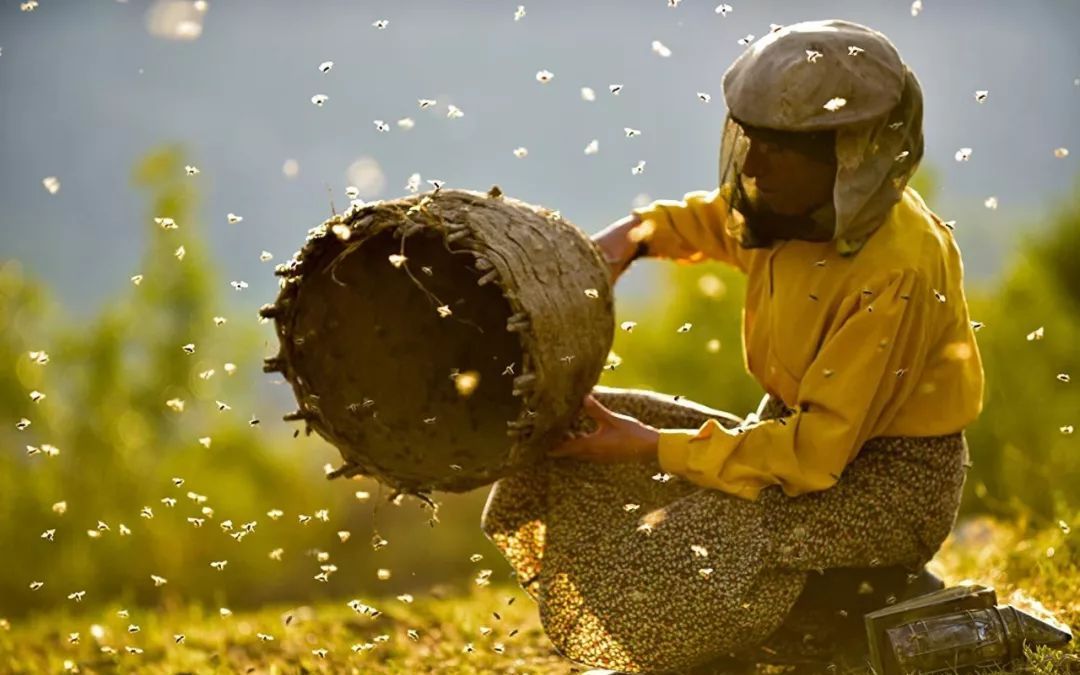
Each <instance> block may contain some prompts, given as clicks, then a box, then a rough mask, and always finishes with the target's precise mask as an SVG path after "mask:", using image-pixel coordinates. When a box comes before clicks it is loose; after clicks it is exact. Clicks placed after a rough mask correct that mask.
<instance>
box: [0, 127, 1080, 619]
mask: <svg viewBox="0 0 1080 675" xmlns="http://www.w3.org/2000/svg"><path fill="white" fill-rule="evenodd" d="M184 164H185V160H184V154H183V149H182V148H179V147H167V148H163V149H160V150H158V151H155V152H153V153H151V154H150V155H148V156H147V157H146V158H145V159H144V160H143V161H142V162H141V163H140V165H139V166H138V167H136V169H135V171H134V177H133V178H134V183H135V185H136V187H137V188H138V189H140V190H142V191H143V192H144V193H145V195H146V198H147V200H148V208H147V211H148V213H147V218H146V221H147V223H148V224H147V226H146V227H147V231H146V254H145V258H144V260H143V262H142V265H141V271H142V274H143V278H142V279H141V282H140V283H138V284H135V283H132V285H131V286H129V287H128V288H126V289H125V290H124V291H123V292H122V293H120V294H118V296H117V297H115V298H114V299H113V301H112V302H111V303H109V304H108V305H107V306H106V307H104V308H103V309H102V310H101V311H100V313H99V314H98V315H97V316H96V317H95V318H94V319H93V320H91V321H88V322H75V321H72V320H70V319H68V318H66V317H65V316H64V315H63V312H62V310H61V308H59V307H58V306H57V304H56V303H55V302H54V301H53V300H52V299H51V298H50V297H49V294H48V292H47V289H46V288H44V287H43V285H42V284H41V283H40V282H37V281H35V280H34V279H32V278H30V277H29V276H28V275H27V274H26V273H25V272H24V271H23V270H22V268H21V266H20V264H19V263H18V262H17V261H6V262H0V409H2V410H3V411H4V413H5V414H4V416H3V420H2V422H3V426H2V428H0V441H2V442H3V447H4V448H5V451H4V452H3V453H0V547H2V549H3V550H4V553H5V554H4V555H2V556H0V616H3V615H8V616H12V615H16V614H19V613H23V612H26V611H30V610H33V609H47V608H51V607H56V606H65V605H66V606H71V604H72V602H73V601H72V600H70V599H69V597H68V596H69V594H71V593H75V592H77V591H86V595H85V597H84V598H83V600H82V602H83V603H85V604H87V605H100V604H103V603H121V604H125V603H129V604H133V605H144V606H162V607H166V608H167V607H174V608H175V607H178V606H181V605H182V604H183V603H186V602H191V601H195V602H203V603H207V604H210V605H217V606H228V607H231V608H235V609H240V608H243V607H251V606H257V605H261V604H263V603H266V602H270V601H276V602H288V601H294V600H303V601H312V602H314V601H317V600H319V599H320V598H341V597H343V596H350V597H360V598H364V597H369V596H386V595H387V594H394V593H401V592H417V591H418V590H420V589H422V588H424V587H427V586H430V585H432V584H437V583H448V584H451V585H454V584H458V585H467V584H470V583H472V580H473V577H475V576H476V574H477V573H478V572H479V570H481V569H483V568H494V569H495V570H496V574H495V576H494V577H493V578H494V579H495V580H508V579H509V577H508V576H506V575H507V574H508V571H509V568H508V567H507V566H506V565H505V563H504V562H503V561H502V560H501V558H500V557H499V555H498V554H497V552H496V551H495V549H494V547H492V546H491V545H490V543H489V542H487V541H486V539H485V538H484V537H483V535H482V534H481V532H480V529H479V514H480V509H481V507H482V505H483V503H484V499H485V497H486V494H487V490H486V489H479V490H476V491H474V492H472V493H469V494H466V495H447V494H437V495H435V496H436V498H437V501H439V503H440V506H441V508H440V510H439V512H438V514H437V520H435V519H433V514H432V512H431V510H430V509H429V508H427V507H425V506H423V505H422V504H421V503H420V502H418V501H416V500H414V499H412V498H406V499H405V500H403V501H399V502H398V504H392V503H390V502H388V501H387V499H386V497H387V492H386V491H385V490H383V489H381V488H380V487H379V486H378V485H376V484H375V483H373V482H371V481H369V480H366V479H365V480H358V481H336V482H332V483H328V482H326V480H325V478H324V475H323V465H324V463H327V462H335V463H336V461H337V459H338V457H337V452H336V451H335V450H334V449H333V448H331V447H330V446H328V445H327V444H326V443H324V442H322V441H321V440H320V439H318V438H316V437H312V438H306V437H305V436H303V435H300V436H299V438H294V437H293V436H292V433H291V432H292V428H291V427H289V426H288V425H285V424H284V423H282V422H280V420H279V417H280V414H281V413H282V412H284V409H282V407H281V405H280V401H275V400H273V397H270V396H265V395H264V396H262V397H260V395H259V392H260V387H257V386H256V385H257V384H260V383H262V384H265V383H266V381H267V379H269V376H267V375H264V374H262V373H261V368H260V364H261V359H262V357H263V356H265V355H268V354H264V353H263V351H264V350H265V349H268V348H269V349H272V346H273V345H274V344H275V343H276V338H275V337H274V336H273V334H272V331H270V330H269V329H268V327H267V326H260V325H259V324H258V323H257V317H256V314H255V311H254V307H250V306H243V307H240V308H235V307H230V306H228V305H227V304H226V297H225V296H226V295H228V293H226V292H225V291H224V290H222V289H224V288H225V286H224V283H223V282H222V280H220V279H219V278H218V277H217V275H216V273H215V272H216V269H217V268H216V266H215V264H214V262H213V261H212V260H211V259H210V258H209V257H208V255H209V254H208V251H207V247H206V246H205V243H204V241H203V235H202V232H201V230H200V226H199V223H198V218H197V215H196V214H197V213H198V194H196V192H195V190H194V188H193V187H192V186H193V185H196V184H197V183H195V182H194V181H191V180H190V179H185V175H184V169H183V167H184ZM919 181H921V182H919V183H918V188H919V189H920V190H921V191H922V192H923V194H924V195H926V196H927V197H928V199H929V200H930V201H931V203H932V192H933V180H932V176H929V177H928V174H925V173H920V176H919ZM160 216H168V217H170V218H172V219H173V220H174V221H175V223H176V224H177V227H176V228H175V229H165V228H162V227H160V226H159V225H157V224H155V223H154V222H153V217H160ZM1039 229H1040V231H1041V234H1039V235H1038V236H1029V237H1026V238H1024V239H1023V240H1021V243H1020V245H1019V246H1018V248H1017V251H1016V254H1015V256H1014V259H1013V261H1012V264H1011V266H1010V267H1009V269H1008V270H1007V271H1006V272H1005V274H1004V275H1003V277H1002V278H1001V279H1000V281H999V282H998V283H996V284H994V285H993V286H991V287H986V288H969V289H968V294H969V301H970V304H971V308H972V317H973V318H974V319H976V320H979V321H982V322H984V323H985V328H983V329H982V330H981V331H980V332H979V333H978V338H979V344H980V347H981V350H982V353H983V356H984V364H985V367H986V371H987V375H988V381H987V399H986V412H985V413H984V415H983V416H982V418H981V419H980V420H979V422H978V423H977V424H976V425H975V426H973V427H972V428H971V429H970V431H969V440H970V442H971V445H972V454H973V458H974V467H973V469H972V472H971V473H970V474H969V475H970V479H969V483H968V487H969V492H970V493H971V494H969V496H968V497H969V498H968V499H967V501H966V503H965V508H966V509H967V510H968V511H995V512H1001V513H1005V514H1009V515H1015V514H1016V513H1017V512H1022V513H1024V514H1026V515H1028V516H1031V517H1032V518H1033V519H1038V518H1041V519H1044V520H1051V521H1053V520H1055V519H1056V518H1058V517H1062V516H1060V515H1059V514H1061V513H1063V512H1065V511H1068V512H1069V513H1075V511H1076V509H1077V507H1078V506H1080V491H1077V490H1076V489H1075V486H1076V485H1080V452H1078V450H1077V447H1076V445H1077V443H1078V442H1080V441H1078V439H1080V436H1078V435H1066V434H1065V433H1062V431H1061V428H1062V427H1066V426H1067V425H1074V424H1075V425H1077V426H1080V394H1078V393H1077V389H1076V387H1077V385H1076V384H1075V383H1074V384H1069V383H1065V382H1062V381H1060V380H1059V379H1058V378H1057V375H1058V374H1059V373H1069V372H1072V373H1073V374H1074V375H1077V376H1078V377H1080V368H1077V361H1078V359H1080V350H1077V348H1076V346H1077V345H1078V344H1080V319H1078V318H1077V317H1078V312H1077V310H1078V308H1080V307H1078V306H1080V277H1078V276H1077V274H1078V272H1077V269H1078V267H1077V266H1076V265H1074V264H1073V263H1072V260H1071V257H1072V255H1073V252H1074V251H1076V250H1077V248H1078V245H1080V203H1077V202H1076V201H1075V200H1074V201H1073V202H1072V203H1070V204H1067V205H1065V206H1064V207H1063V208H1062V210H1061V212H1060V215H1059V216H1058V217H1057V218H1056V220H1055V222H1054V223H1052V224H1051V225H1050V226H1048V227H1042V228H1039ZM298 243H299V242H298ZM179 246H183V247H184V256H183V259H182V260H178V256H177V248H178V247H179ZM639 264H644V265H655V266H657V269H656V270H655V271H657V272H658V273H659V274H658V278H659V283H658V284H657V285H656V287H655V289H654V290H653V292H651V293H650V294H648V295H646V296H644V297H640V298H634V299H633V301H623V302H620V304H619V306H618V308H617V309H618V314H619V316H618V321H619V322H623V321H635V322H637V323H638V325H637V326H636V328H634V330H633V331H632V332H627V331H623V330H620V331H618V334H617V336H616V341H615V345H614V351H615V352H616V353H617V354H618V355H619V356H620V357H622V358H623V362H622V363H621V365H620V366H619V367H618V368H617V369H616V370H615V371H613V372H607V371H606V372H605V373H604V375H603V377H602V379H601V383H602V384H607V385H611V386H625V387H645V388H651V389H656V390H658V391H664V392H666V393H672V394H681V395H683V396H686V397H688V398H690V399H692V400H696V401H699V402H701V403H705V404H708V405H711V406H714V407H717V408H721V409H725V410H729V411H732V412H734V413H736V414H739V415H745V414H746V413H748V412H750V411H751V410H753V409H754V408H755V407H756V405H757V403H758V401H759V399H760V397H761V395H762V392H761V389H760V387H759V386H758V385H757V384H756V383H755V382H754V381H753V380H752V379H751V378H750V377H749V376H748V375H747V374H746V372H745V368H744V365H743V354H742V345H741V336H740V322H741V314H742V300H743V293H744V291H745V280H744V279H743V278H742V276H741V275H740V274H739V273H738V272H736V271H734V270H731V269H726V268H724V267H722V266H721V265H719V264H716V263H703V264H700V265H678V264H670V263H662V262H655V261H650V262H645V263H639ZM231 297H234V296H231ZM269 299H270V298H262V299H260V302H261V301H266V300H269ZM219 316H220V317H225V318H226V319H228V320H227V322H225V323H222V324H221V325H218V322H217V321H215V317H219ZM685 323H690V324H692V329H691V330H689V331H686V332H678V330H677V329H678V328H679V326H681V325H683V324H685ZM1040 326H1042V327H1044V330H1045V337H1044V339H1042V340H1028V339H1027V337H1026V336H1027V335H1028V334H1029V333H1031V332H1032V331H1034V330H1035V329H1036V328H1039V327H1040ZM188 344H193V345H194V346H195V348H194V352H193V353H191V354H187V353H185V351H184V350H183V349H182V347H183V346H184V345H188ZM40 350H44V351H46V352H48V355H49V358H48V363H44V364H42V363H36V362H35V359H34V358H32V357H31V355H30V353H31V352H32V351H33V352H36V351H40ZM38 360H40V357H39V359H38ZM226 363H232V364H234V365H235V374H233V375H230V374H228V373H227V371H226V368H225V364H226ZM211 370H213V373H212V374H210V371H211ZM283 386H284V385H283ZM266 388H267V387H262V389H266ZM32 391H39V392H42V393H44V394H45V395H46V397H45V398H44V399H42V400H40V401H38V402H33V401H32V400H31V397H30V393H31V392H32ZM279 398H284V397H279ZM170 401H171V402H172V406H170V405H169V403H168V402H170ZM176 401H183V410H182V411H179V410H177V409H176V408H178V407H179V404H178V403H177V402H176ZM222 403H224V404H226V405H227V408H226V407H225V406H222V405H221V404H222ZM260 417H261V418H262V419H260ZM22 418H26V419H27V420H29V421H30V422H31V425H30V426H29V427H28V428H25V429H22V430H20V429H18V428H17V422H19V420H20V419H22ZM205 438H209V439H210V444H209V447H205V446H204V444H203V443H201V442H200V439H205ZM28 448H29V449H28ZM49 448H55V449H56V450H57V451H58V454H56V455H55V456H52V455H50V453H49V452H46V451H44V450H46V449H49ZM35 449H36V450H35ZM174 478H182V479H183V484H182V485H177V484H176V483H175V482H174V481H173V479H174ZM358 491H364V492H367V493H369V494H370V497H369V498H366V499H362V500H361V499H358V498H357V497H356V496H355V493H357V492H358ZM169 499H174V500H175V504H174V505H169V504H168V503H166V502H167V500H169ZM163 500H166V501H163ZM60 503H63V504H64V505H65V506H66V510H65V509H62V508H61V507H60V506H59V504H60ZM144 508H148V509H150V511H152V514H153V517H152V518H150V517H145V516H144V515H141V514H143V513H144ZM275 509H277V510H280V511H281V512H283V515H282V516H281V517H280V518H276V519H275V518H271V517H270V515H268V514H269V513H270V512H271V511H272V510H275ZM323 509H325V510H326V512H327V514H326V515H327V517H326V519H325V520H324V519H321V518H319V517H317V514H318V513H319V512H320V511H321V510H323ZM146 515H147V516H148V515H150V514H149V512H146ZM301 515H305V516H309V517H310V518H309V519H308V520H307V522H306V524H302V523H301V522H300V516H301ZM192 519H202V520H201V526H197V525H199V524H200V521H199V520H192ZM225 521H231V523H232V527H231V529H229V530H226V529H224V528H223V527H222V526H223V524H225ZM252 521H254V522H256V525H255V526H254V529H253V531H252V532H250V533H248V534H246V535H241V536H239V539H242V540H238V537H237V536H234V535H240V533H241V532H242V531H243V530H242V525H243V524H244V523H250V522H252ZM1070 522H1071V519H1070ZM106 528H107V529H106ZM122 529H123V530H129V531H130V534H123V533H122V532H121V530H122ZM46 530H55V533H54V535H53V537H52V541H50V540H48V539H46V538H43V536H42V535H43V533H44V532H45V531H46ZM342 531H348V532H349V533H350V535H351V536H350V537H349V538H348V539H347V540H344V539H345V535H342V534H339V532H342ZM376 535H377V536H378V537H381V538H384V539H386V540H388V542H389V543H388V545H386V546H384V547H379V548H378V549H377V550H376V547H375V546H374V545H373V543H372V540H373V537H375V536H376ZM278 548H281V549H284V551H283V553H282V555H281V559H280V560H274V559H272V558H271V556H270V553H271V552H272V551H274V550H275V549H278ZM475 553H481V554H483V559H482V560H479V561H473V560H470V556H472V555H473V554H475ZM222 560H227V561H228V563H227V565H226V566H225V568H224V569H223V570H221V571H217V570H215V569H213V568H212V567H211V566H210V563H211V562H214V561H222ZM326 566H333V567H326ZM378 569H387V570H390V571H391V573H392V574H391V576H390V578H389V579H386V580H380V579H379V578H378V576H377V570H378ZM320 572H328V573H329V576H328V579H327V581H325V582H322V581H318V580H316V579H315V577H316V575H318V574H319V573H320ZM151 575H156V576H158V577H163V578H165V579H166V580H167V583H165V584H164V585H155V582H154V581H153V580H152V578H151ZM33 581H42V582H44V586H42V587H41V588H40V589H38V590H31V588H30V583H31V582H33Z"/></svg>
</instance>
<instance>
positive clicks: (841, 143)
mask: <svg viewBox="0 0 1080 675" xmlns="http://www.w3.org/2000/svg"><path fill="white" fill-rule="evenodd" d="M724 95H725V99H726V102H727V105H728V110H729V113H728V118H727V120H726V122H725V128H724V134H723V143H722V146H721V166H720V184H719V186H718V187H717V189H715V190H712V191H711V192H705V191H701V192H691V193H688V194H686V196H685V197H684V199H683V200H682V201H657V202H654V203H653V204H651V205H649V206H647V207H644V208H641V209H637V210H635V211H634V212H633V214H632V215H631V216H629V217H628V218H625V219H623V220H620V221H618V222H616V223H613V224H612V225H611V226H609V227H608V228H607V229H605V230H604V231H602V232H601V233H599V234H598V235H596V237H595V241H596V242H597V243H598V245H599V246H600V248H601V250H602V251H603V252H604V255H605V256H606V257H607V260H608V262H609V263H610V264H611V267H612V273H613V276H615V277H617V276H618V275H619V274H620V273H621V272H622V271H623V270H625V269H626V267H627V266H628V265H629V264H630V262H632V261H633V260H634V259H636V258H638V257H641V256H643V255H648V256H653V257H658V258H666V259H669V260H674V261H676V262H678V263H680V264H692V263H696V262H700V261H702V260H706V259H712V260H721V261H723V262H725V263H727V264H729V265H732V266H734V267H736V268H737V269H739V270H741V271H743V272H744V273H745V274H746V275H747V280H748V283H747V294H746V305H745V310H744V313H743V345H744V349H745V357H746V366H747V369H748V370H749V372H750V373H751V374H752V376H753V377H754V378H755V379H756V380H757V381H758V382H759V383H760V384H761V386H762V387H763V388H764V390H765V391H766V393H767V395H766V398H765V399H764V400H763V402H762V405H761V407H760V408H759V410H758V411H757V412H756V413H753V414H751V415H750V416H749V417H748V418H747V419H746V420H739V419H738V418H734V417H733V416H730V415H727V414H725V413H719V412H718V411H716V414H714V415H710V416H709V417H708V418H707V419H704V421H703V422H702V423H701V424H697V423H695V424H693V425H689V426H688V428H666V426H667V425H666V424H664V425H661V424H651V423H649V421H648V420H643V419H641V417H640V416H636V415H634V414H633V412H634V411H633V410H632V407H633V406H632V405H631V404H629V403H627V402H626V401H624V400H621V399H620V395H619V390H610V389H605V388H602V387H598V388H597V389H596V391H595V392H594V394H593V395H590V396H589V397H587V398H586V401H585V409H586V411H587V412H588V414H589V415H590V416H592V417H593V418H594V419H595V420H596V421H597V422H598V424H599V428H598V430H597V431H595V432H593V433H591V434H589V435H586V436H583V437H578V438H574V439H570V440H567V441H565V442H564V443H563V444H562V445H560V446H559V447H557V448H555V449H554V450H553V451H552V453H551V454H552V458H551V460H550V461H549V462H547V463H545V464H544V465H543V466H542V467H540V468H538V469H537V470H536V472H535V473H533V474H531V475H529V476H517V477H511V478H509V479H504V480H503V481H500V483H499V484H497V485H496V487H495V488H494V489H493V491H492V494H491V496H490V497H489V501H488V504H487V506H486V508H485V513H484V520H483V529H484V531H485V532H486V533H487V534H488V536H489V537H490V538H491V539H492V540H493V541H494V542H495V543H496V545H497V546H499V548H500V550H502V551H503V553H504V554H505V555H506V557H507V558H508V560H510V562H511V563H512V564H513V566H514V568H515V571H516V572H517V573H518V575H519V580H520V581H521V582H522V584H523V586H524V587H525V588H526V590H528V591H529V592H530V593H531V594H532V595H533V597H535V598H536V599H537V601H538V603H539V604H540V612H541V618H542V620H543V623H544V626H545V630H546V631H547V633H548V635H549V636H550V637H551V639H552V641H553V643H554V644H555V645H556V646H557V647H558V648H559V649H560V651H562V652H563V653H564V654H566V655H567V656H569V657H570V658H574V659H576V660H579V661H583V662H585V663H588V664H590V665H594V666H604V667H608V668H616V669H618V670H620V671H625V672H691V669H692V668H698V669H699V670H698V671H694V672H713V670H716V669H727V670H732V669H736V670H737V669H739V668H743V667H749V665H750V664H752V663H753V662H760V661H781V662H783V661H787V662H798V661H799V660H800V657H801V655H802V654H803V653H804V652H805V653H807V654H809V653H814V654H815V658H820V657H821V656H822V655H825V657H827V658H833V659H841V658H842V656H843V653H845V652H844V649H846V647H845V645H846V644H847V643H848V642H851V641H852V640H854V642H853V644H854V647H853V648H852V649H853V650H854V651H853V652H852V653H854V654H855V655H856V656H855V659H856V660H857V659H858V654H859V649H860V647H864V646H865V645H860V643H859V641H858V637H859V635H860V633H861V630H862V629H861V615H862V614H863V613H864V612H866V611H871V610H873V609H875V608H878V607H881V606H884V605H885V604H887V603H890V602H893V601H895V600H897V599H901V598H905V597H910V596H912V595H914V594H917V593H919V592H925V591H926V590H929V589H931V588H935V587H939V586H940V582H937V580H936V579H933V578H932V577H931V576H930V575H929V574H928V573H926V572H925V570H922V565H923V564H925V563H926V562H927V561H928V560H929V559H930V558H931V557H932V556H933V554H934V552H935V551H936V550H937V548H938V547H939V546H940V544H941V542H942V541H943V540H944V538H945V536H946V535H947V534H948V531H949V529H951V527H952V525H953V522H954V519H955V516H956V510H957V508H958V505H959V496H960V492H961V489H962V486H963V482H964V477H965V469H966V465H967V446H966V442H965V440H964V435H963V429H964V428H965V427H966V426H967V425H969V424H970V423H971V422H973V421H974V420H975V419H976V418H977V416H978V415H979V413H980V411H981V409H982V393H983V372H982V363H981V360H980V357H979V352H978V348H977V345H976V343H975V338H974V333H973V328H972V326H971V323H970V320H969V316H968V310H967V306H966V303H965V299H964V291H963V266H962V263H961V259H960V253H959V250H958V248H957V246H956V243H955V241H954V239H953V236H952V232H951V228H950V227H949V226H948V225H947V224H946V223H944V222H942V221H941V220H940V219H939V218H938V217H937V216H936V215H935V214H934V213H933V212H932V211H930V209H929V208H928V207H927V206H926V204H925V203H924V202H923V200H922V199H921V197H920V196H919V195H918V193H916V192H915V191H914V190H913V189H911V188H910V187H907V181H908V178H909V177H910V176H911V175H912V173H913V172H914V171H915V168H916V167H917V165H918V162H919V160H920V159H921V157H922V151H923V139H922V97H921V91H920V88H919V85H918V81H917V79H916V78H915V75H914V73H912V72H911V71H910V70H909V69H908V68H907V67H906V66H905V65H904V64H903V62H902V61H901V59H900V56H899V54H898V53H897V52H896V49H895V48H894V47H893V45H892V44H891V43H890V42H889V40H888V39H887V38H886V37H885V36H883V35H881V34H880V33H877V32H875V31H872V30H871V29H869V28H866V27H864V26H860V25H857V24H853V23H848V22H843V21H823V22H806V23H801V24H796V25H792V26H788V27H785V28H782V29H780V30H777V31H775V32H773V33H771V34H770V35H768V36H766V37H764V38H762V39H761V40H760V41H758V42H757V43H755V44H754V45H752V46H751V47H750V48H749V49H748V50H747V51H746V52H745V53H744V54H743V55H742V56H740V57H739V59H737V60H736V61H735V63H734V64H733V65H732V66H731V68H729V70H728V71H727V73H726V74H725V76H724ZM628 408H629V409H628ZM658 472H659V473H658ZM668 476H674V477H675V478H674V479H671V480H668V479H667V478H665V477H668ZM656 479H659V480H656ZM650 519H651V520H650ZM642 532H645V534H644V535H642V534H641V533H642ZM694 572H697V574H696V575H695V574H694ZM912 582H914V583H912ZM935 582H936V583H935ZM815 650H816V651H815ZM710 668H711V669H713V670H709V669H710Z"/></svg>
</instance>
